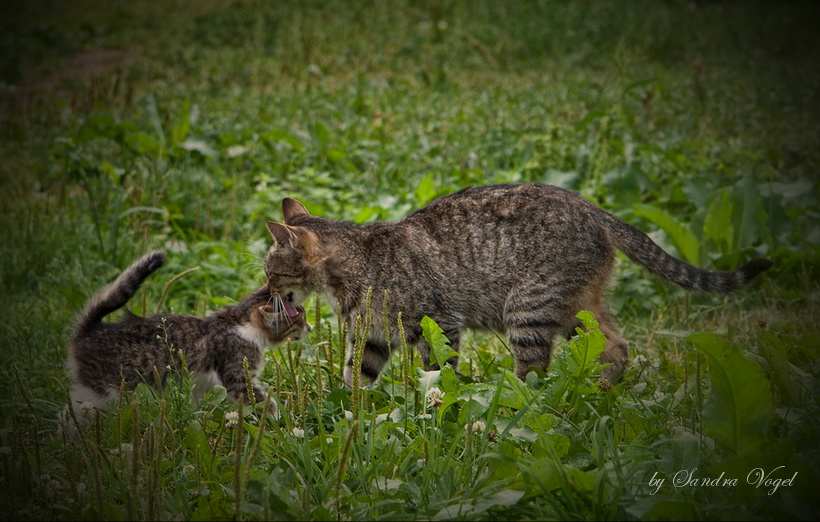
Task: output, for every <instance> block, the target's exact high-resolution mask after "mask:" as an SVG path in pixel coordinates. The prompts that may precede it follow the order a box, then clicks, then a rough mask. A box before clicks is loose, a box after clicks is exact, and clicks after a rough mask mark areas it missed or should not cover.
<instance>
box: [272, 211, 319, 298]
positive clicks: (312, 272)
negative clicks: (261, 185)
mask: <svg viewBox="0 0 820 522" xmlns="http://www.w3.org/2000/svg"><path fill="white" fill-rule="evenodd" d="M282 213H283V214H284V217H285V222H284V223H276V222H274V221H269V222H268V224H267V225H268V230H269V231H270V233H271V236H272V237H273V243H272V244H271V246H270V248H269V249H268V252H267V254H266V255H265V274H266V275H267V276H268V289H269V290H270V293H271V295H274V296H276V295H280V296H282V298H283V299H287V300H288V301H290V302H292V303H301V302H302V301H304V299H305V298H306V297H307V294H308V293H309V292H310V291H311V290H316V289H318V288H320V287H321V271H320V265H321V259H322V257H323V255H322V248H321V244H320V242H319V238H318V237H317V236H316V234H315V233H313V232H311V231H310V230H308V229H307V228H305V227H300V226H296V225H294V223H295V222H297V221H298V220H299V219H301V218H304V217H310V214H309V213H308V211H307V209H306V208H305V207H304V205H302V204H301V203H299V202H298V201H296V200H295V199H290V198H285V200H284V201H283V202H282Z"/></svg>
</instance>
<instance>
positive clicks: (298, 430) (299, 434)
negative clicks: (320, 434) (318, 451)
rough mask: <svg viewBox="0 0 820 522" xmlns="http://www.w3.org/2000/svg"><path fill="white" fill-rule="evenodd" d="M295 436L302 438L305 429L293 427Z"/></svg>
mask: <svg viewBox="0 0 820 522" xmlns="http://www.w3.org/2000/svg"><path fill="white" fill-rule="evenodd" d="M293 436H294V437H299V438H300V439H301V438H303V437H304V436H305V430H303V429H302V428H293Z"/></svg>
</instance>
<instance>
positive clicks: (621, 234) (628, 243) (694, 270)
mask: <svg viewBox="0 0 820 522" xmlns="http://www.w3.org/2000/svg"><path fill="white" fill-rule="evenodd" d="M606 215H607V224H606V227H607V229H608V231H609V237H610V238H611V240H612V242H613V243H614V244H615V246H616V247H617V248H618V249H619V250H620V251H621V252H623V253H624V254H626V255H627V257H629V258H630V259H631V260H633V261H634V262H636V263H637V264H639V265H641V266H642V267H644V268H646V269H647V270H649V271H650V272H651V273H653V274H655V275H657V276H659V277H661V278H663V279H666V280H667V281H670V282H672V283H675V284H676V285H679V286H682V287H683V288H685V289H687V290H693V291H695V292H711V293H720V294H725V293H729V292H731V291H733V290H737V289H738V288H741V287H742V286H744V285H746V284H747V283H748V282H749V281H751V280H752V279H753V278H754V277H755V276H756V275H758V274H760V273H761V272H764V271H766V270H768V269H769V268H771V266H772V264H773V263H772V261H771V260H770V259H763V258H758V259H752V260H751V261H749V262H748V263H746V264H745V265H743V266H741V267H740V268H738V269H737V270H732V271H727V272H723V271H719V270H706V269H703V268H698V267H696V266H692V265H690V264H689V263H686V262H684V261H681V260H680V259H677V258H675V257H672V256H671V255H669V254H667V253H666V252H665V251H664V250H663V249H662V248H661V247H660V246H658V245H657V243H655V242H654V241H652V239H651V238H650V237H649V236H647V235H646V234H645V233H644V232H643V231H642V230H640V229H639V228H637V227H634V226H632V225H630V224H629V223H626V222H624V221H622V220H620V219H618V218H616V217H615V216H612V215H610V214H606Z"/></svg>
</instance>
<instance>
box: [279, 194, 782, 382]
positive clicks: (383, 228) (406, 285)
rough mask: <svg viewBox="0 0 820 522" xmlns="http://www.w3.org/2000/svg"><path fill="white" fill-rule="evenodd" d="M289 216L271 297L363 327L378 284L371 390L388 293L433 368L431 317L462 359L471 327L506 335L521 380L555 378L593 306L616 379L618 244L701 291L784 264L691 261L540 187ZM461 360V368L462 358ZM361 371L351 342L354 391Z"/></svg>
mask: <svg viewBox="0 0 820 522" xmlns="http://www.w3.org/2000/svg"><path fill="white" fill-rule="evenodd" d="M282 210H283V214H284V221H285V222H284V224H282V223H274V222H269V223H268V229H269V230H270V233H271V235H272V236H273V239H274V241H273V244H272V245H271V247H270V249H269V251H268V252H267V254H266V258H265V272H266V274H267V276H268V286H269V288H270V289H271V291H273V292H281V293H282V295H290V296H291V297H293V296H295V297H296V299H297V301H299V300H300V299H302V298H304V292H307V291H318V292H323V293H325V294H327V295H329V297H330V298H331V299H332V300H333V301H335V303H336V304H337V305H338V308H339V310H340V312H341V314H342V316H343V319H344V320H345V321H347V323H348V331H349V332H353V331H354V327H353V325H354V321H355V318H356V316H357V315H358V316H362V317H363V318H364V317H365V316H366V314H365V297H366V293H367V290H368V288H369V287H372V289H373V296H375V298H376V301H375V303H377V304H375V305H374V306H372V307H371V308H372V310H371V317H372V324H371V325H370V333H369V338H368V339H367V342H366V345H365V352H364V357H363V361H362V368H361V372H362V377H363V378H364V379H366V380H362V381H361V382H363V383H364V382H368V381H369V382H372V381H374V380H375V379H376V378H377V377H378V375H379V373H380V372H381V370H382V368H383V367H384V365H385V363H386V362H387V360H388V357H389V355H390V354H389V353H388V348H387V346H388V344H387V342H386V337H385V332H384V328H383V325H384V319H383V317H382V305H381V300H380V297H381V296H382V295H383V291H384V290H387V291H389V309H388V314H389V316H390V320H391V322H392V323H395V319H396V315H397V313H398V312H401V313H402V318H403V324H404V327H405V334H406V340H407V342H408V343H410V344H415V345H416V347H417V349H418V351H419V353H420V354H421V356H422V359H423V360H424V362H425V364H426V365H428V364H429V360H430V348H429V346H428V345H427V344H426V343H425V341H424V338H423V337H422V331H421V327H420V326H419V322H420V321H421V319H422V318H423V317H424V316H425V315H428V316H430V317H431V318H432V319H434V320H435V321H436V322H437V323H438V324H439V326H440V327H441V328H442V329H443V330H444V334H445V335H446V336H447V338H448V339H449V340H450V342H451V345H452V347H453V348H454V349H455V350H458V342H459V335H460V334H461V332H462V330H463V329H465V328H481V329H491V330H496V331H501V332H506V333H507V334H508V335H509V340H510V346H511V348H512V352H513V356H514V358H515V373H516V375H517V376H518V377H519V378H521V379H524V377H525V376H526V375H527V373H528V371H529V368H530V367H531V366H534V367H536V368H539V369H546V368H547V366H549V363H550V355H551V351H552V342H553V338H554V336H555V335H559V334H560V335H565V336H570V335H572V334H573V333H574V330H575V327H576V326H579V322H578V319H577V318H576V317H575V315H576V314H577V313H578V311H579V310H590V311H592V312H593V313H594V314H595V317H596V319H597V320H598V321H599V323H600V328H601V331H602V332H603V333H604V334H605V335H606V338H607V344H606V350H605V352H604V354H603V355H602V356H601V362H602V363H609V364H610V365H609V366H608V367H607V368H606V369H605V370H604V371H603V375H602V377H604V378H605V379H607V380H609V381H614V380H616V379H617V378H618V377H620V375H621V374H622V373H623V371H624V368H625V366H626V362H627V343H626V341H625V340H624V339H623V338H622V337H621V335H620V334H619V333H618V330H617V329H616V328H615V325H614V324H613V321H612V317H611V315H610V312H609V309H608V307H607V304H606V300H605V295H604V294H605V290H606V287H607V283H608V280H609V277H610V272H611V271H612V266H613V262H614V259H615V249H616V248H617V249H619V250H621V251H622V252H623V253H624V254H626V255H627V256H628V257H629V258H630V259H632V260H633V261H635V262H636V263H638V264H639V265H641V266H643V267H644V268H646V269H647V270H648V271H649V272H651V273H653V274H655V275H657V276H660V277H662V278H663V279H666V280H668V281H671V282H672V283H675V284H678V285H680V286H682V287H683V288H686V289H689V290H694V291H698V292H718V293H725V292H730V291H732V290H735V289H737V288H740V287H742V286H743V285H745V284H746V283H748V282H749V281H750V280H751V279H752V278H753V277H754V276H756V275H757V274H759V273H760V272H763V271H764V270H766V269H768V268H769V267H770V266H771V265H772V262H771V261H769V260H767V259H754V260H752V261H749V262H748V263H746V264H745V265H743V266H742V267H740V268H739V269H737V270H735V271H731V272H719V271H711V270H704V269H701V268H697V267H694V266H691V265H689V264H687V263H685V262H683V261H680V260H678V259H675V258H674V257H672V256H670V255H669V254H667V253H666V252H664V251H663V250H662V249H661V248H660V247H659V246H658V245H657V244H655V243H654V242H653V241H652V240H651V239H650V238H649V237H648V236H647V235H646V234H645V233H643V232H642V231H640V230H639V229H637V228H635V227H634V226H632V225H629V224H627V223H625V222H624V221H621V220H620V219H618V218H616V217H614V216H612V215H611V214H609V213H607V212H605V211H604V210H602V209H601V208H599V207H597V206H596V205H594V204H592V203H590V202H589V201H587V200H585V199H584V198H583V197H581V196H579V195H578V194H575V193H573V192H570V191H568V190H564V189H561V188H558V187H553V186H548V185H543V184H538V183H531V184H521V185H519V184H504V185H493V186H484V187H474V188H467V189H464V190H461V191H459V192H456V193H454V194H450V195H448V196H444V197H441V198H439V199H437V200H435V201H433V202H431V203H430V204H429V205H427V206H426V207H424V208H422V209H420V210H418V211H416V212H413V213H412V214H410V215H408V216H407V217H405V218H404V219H402V220H401V221H398V222H396V223H374V224H369V225H356V224H353V223H348V222H339V221H332V220H329V219H324V218H321V217H315V216H311V215H310V214H309V213H308V211H307V210H306V209H305V207H304V206H303V205H302V204H301V203H299V202H298V201H296V200H293V199H289V198H286V199H285V200H284V201H283V202H282ZM334 306H335V305H334ZM389 335H390V340H391V342H390V345H389V346H391V347H394V348H395V347H397V346H399V345H400V344H399V342H398V332H397V331H396V330H395V327H394V326H391V331H390V332H389ZM450 362H451V363H452V364H453V365H454V366H455V363H456V362H457V358H455V357H454V358H453V359H452V360H451V361H450ZM352 364H353V357H352V352H351V348H350V346H349V347H348V354H347V368H346V373H345V375H346V379H347V381H348V384H350V382H351V380H352ZM428 368H429V366H428Z"/></svg>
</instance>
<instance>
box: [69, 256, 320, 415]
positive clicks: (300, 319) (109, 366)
mask: <svg viewBox="0 0 820 522" xmlns="http://www.w3.org/2000/svg"><path fill="white" fill-rule="evenodd" d="M164 262H165V254H164V252H162V251H155V252H151V253H149V254H147V255H145V256H143V257H142V258H140V259H139V260H137V261H135V262H134V263H133V264H132V265H131V266H129V267H128V268H127V269H125V271H123V272H122V274H121V275H120V276H119V277H118V278H117V279H116V280H115V281H114V282H113V283H112V284H110V285H108V286H107V287H105V288H104V289H103V290H102V291H100V292H99V293H98V294H97V295H95V296H94V297H92V298H91V299H90V300H89V302H88V304H87V305H86V307H85V309H84V310H83V311H82V313H81V314H80V316H79V317H78V319H77V323H76V326H75V330H74V336H73V338H72V340H71V346H70V349H69V358H68V367H69V372H70V374H71V377H72V380H73V382H74V386H73V389H72V400H73V401H74V402H75V405H77V406H81V407H89V406H97V407H104V406H105V403H106V402H107V401H108V400H109V399H111V398H113V397H116V396H117V395H118V393H119V390H120V386H121V384H122V383H123V381H124V382H125V386H126V388H127V389H133V388H134V387H135V386H136V385H137V384H138V383H140V382H146V383H148V384H151V385H153V386H157V385H159V384H162V382H164V381H165V379H166V377H168V375H169V373H170V372H171V369H179V366H180V354H183V355H184V357H185V363H186V365H187V367H188V369H189V370H190V371H191V373H192V374H193V375H194V377H195V379H196V381H197V382H198V383H199V384H201V385H208V386H211V385H213V384H216V383H219V384H221V385H223V386H224V387H225V388H226V389H227V390H228V392H229V393H230V394H231V395H232V396H234V397H237V398H238V397H239V396H240V395H242V394H244V395H245V396H247V395H248V387H247V384H246V382H245V372H244V367H243V358H247V359H248V368H249V371H250V374H251V376H252V378H253V392H254V395H255V399H256V400H257V401H261V400H263V399H264V397H265V392H264V391H263V390H262V388H261V387H260V386H259V383H258V381H257V379H256V378H257V376H258V374H259V373H260V372H261V370H262V368H263V367H264V357H263V355H264V348H265V346H266V345H267V344H275V343H277V342H281V341H283V340H285V339H287V338H288V337H292V338H294V339H297V338H298V337H299V336H300V335H301V334H303V333H304V332H306V331H307V330H308V329H309V328H310V325H308V323H307V321H306V320H305V314H304V309H303V308H301V307H297V308H296V309H294V308H293V307H291V310H292V312H294V313H297V315H296V316H294V317H292V316H291V315H290V314H288V313H286V312H285V311H284V310H283V309H282V303H281V302H280V301H278V300H276V299H274V298H273V297H271V295H270V293H269V292H268V291H267V289H266V288H265V287H262V288H259V289H258V290H256V291H255V292H253V293H251V294H250V295H248V296H246V297H245V298H243V299H242V300H241V301H240V302H239V303H237V304H236V305H233V306H228V307H226V308H224V309H222V310H219V311H217V312H213V313H211V314H209V315H207V316H206V317H195V316H190V315H172V314H162V315H155V316H153V317H138V316H135V315H133V314H131V313H130V312H128V313H126V316H125V317H124V318H123V319H122V320H121V321H119V322H111V323H105V322H102V320H103V318H104V317H105V316H107V315H109V314H110V313H112V312H114V311H116V310H118V309H120V308H122V307H124V306H125V305H126V303H127V302H128V300H129V299H131V298H132V297H133V296H134V294H135V293H136V291H137V289H138V288H139V286H140V285H141V284H142V282H143V281H144V280H145V279H146V278H147V277H148V276H149V275H151V274H152V273H153V272H154V271H156V270H157V269H158V268H160V267H161V266H162V265H163V263H164ZM155 367H156V372H158V373H159V377H160V382H156V377H155V375H156V374H155V370H154V368H155ZM203 391H204V390H199V392H200V393H201V392H203ZM246 400H247V397H246ZM272 406H273V407H274V408H275V407H276V404H275V403H274V404H272ZM274 413H276V412H275V411H274Z"/></svg>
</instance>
